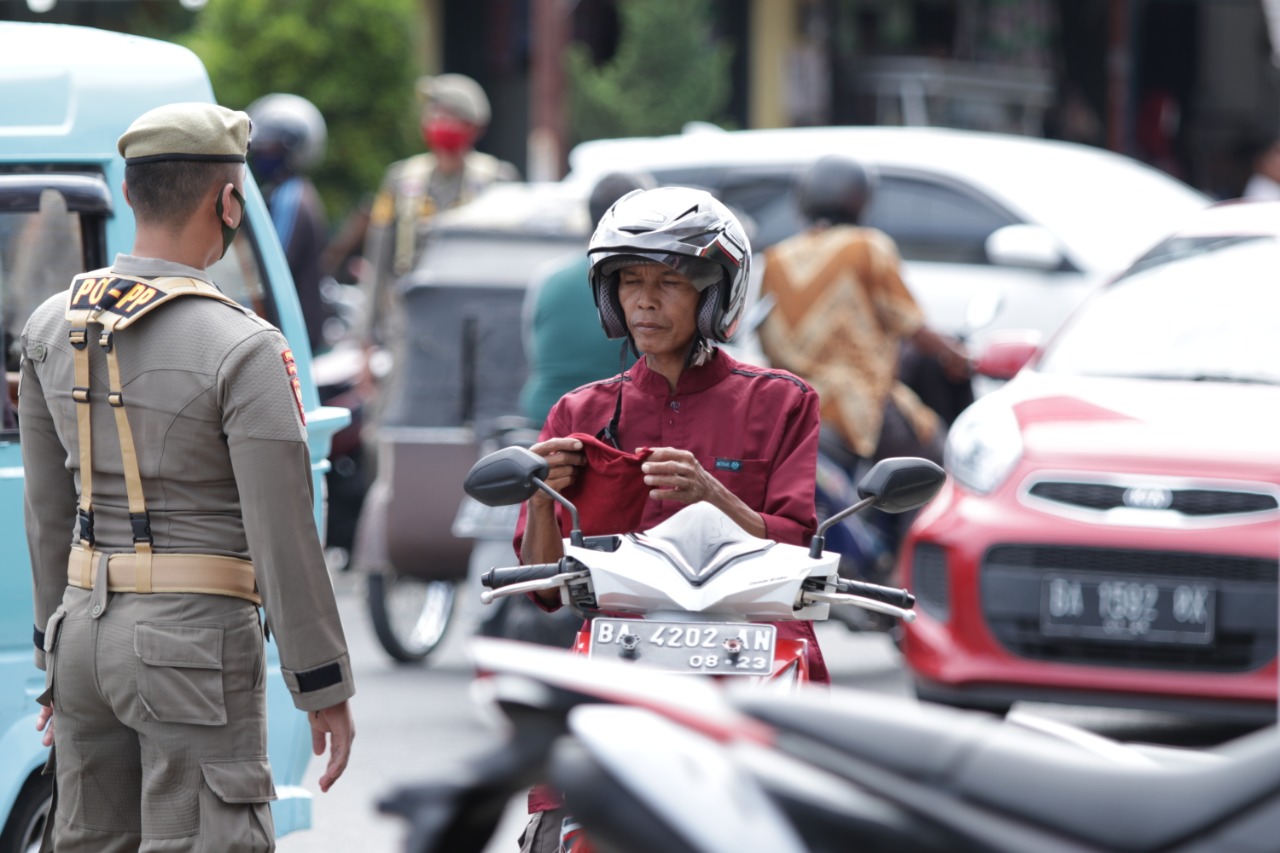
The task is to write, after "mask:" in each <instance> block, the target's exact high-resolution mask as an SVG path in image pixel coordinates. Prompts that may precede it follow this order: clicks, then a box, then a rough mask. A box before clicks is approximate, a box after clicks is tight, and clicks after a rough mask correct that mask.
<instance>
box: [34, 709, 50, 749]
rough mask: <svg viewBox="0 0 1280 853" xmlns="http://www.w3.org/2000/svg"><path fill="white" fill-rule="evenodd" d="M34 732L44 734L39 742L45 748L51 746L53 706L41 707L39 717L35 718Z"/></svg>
mask: <svg viewBox="0 0 1280 853" xmlns="http://www.w3.org/2000/svg"><path fill="white" fill-rule="evenodd" d="M36 731H38V732H44V737H43V738H41V739H40V742H41V743H42V744H44V745H45V746H53V706H52V705H41V706H40V716H39V717H37V718H36Z"/></svg>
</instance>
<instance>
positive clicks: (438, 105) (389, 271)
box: [361, 74, 520, 345]
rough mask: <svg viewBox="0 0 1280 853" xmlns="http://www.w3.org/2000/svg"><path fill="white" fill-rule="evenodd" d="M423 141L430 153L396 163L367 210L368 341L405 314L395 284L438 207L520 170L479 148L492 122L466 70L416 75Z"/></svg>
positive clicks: (389, 332) (380, 337)
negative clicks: (396, 302)
mask: <svg viewBox="0 0 1280 853" xmlns="http://www.w3.org/2000/svg"><path fill="white" fill-rule="evenodd" d="M417 89H418V97H419V100H420V102H421V105H422V117H421V122H422V139H423V142H425V143H426V146H427V152H426V153H424V154H418V155H415V156H413V157H410V158H408V159H407V160H400V161H399V162H396V163H392V164H391V166H390V167H389V168H388V169H387V172H386V175H385V176H384V177H383V179H382V186H381V188H380V189H379V191H378V196H377V198H376V199H374V202H373V209H372V210H371V211H370V213H369V229H368V232H367V234H366V237H365V244H364V256H365V258H366V260H367V261H368V266H367V267H366V270H365V273H364V276H363V278H364V280H363V281H362V282H361V284H362V287H363V288H364V291H365V305H366V306H368V310H367V312H366V318H365V325H364V328H363V329H362V332H363V337H364V340H365V343H366V344H370V345H380V344H381V345H386V344H387V343H388V342H389V341H390V339H391V338H393V337H394V334H395V330H394V329H393V328H388V324H394V323H395V322H396V317H397V315H398V314H399V313H400V312H398V311H396V310H395V309H394V301H393V300H394V292H393V291H394V288H393V287H392V285H393V284H394V282H395V281H396V279H398V278H399V277H400V276H402V275H404V274H405V273H406V272H408V271H409V270H411V269H412V268H413V265H414V262H415V261H416V260H417V256H418V252H419V250H420V249H421V247H422V238H423V236H424V235H425V233H426V226H427V223H428V222H429V221H430V219H431V218H432V216H434V215H435V214H436V213H437V212H438V211H441V210H447V209H448V208H451V207H457V206H459V205H462V204H466V203H467V202H468V201H470V200H471V199H473V198H474V197H475V196H476V194H477V193H479V192H480V190H482V189H484V188H485V187H486V186H488V185H489V184H491V183H493V182H495V181H517V180H520V173H519V172H518V171H517V169H516V167H515V166H513V165H511V164H510V163H507V162H505V161H503V160H499V159H497V158H496V157H492V156H490V155H488V154H483V153H481V152H479V151H476V150H475V149H474V147H473V146H474V145H475V142H476V140H477V139H479V137H480V136H481V134H483V133H484V130H485V128H486V127H487V126H488V124H489V116H490V111H489V99H488V98H487V97H485V94H484V90H483V89H481V88H480V84H478V83H476V81H474V80H472V79H471V78H470V77H466V76H463V75H461V74H439V75H436V76H433V77H422V78H420V79H419V80H418V86H417Z"/></svg>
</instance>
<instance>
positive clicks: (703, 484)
mask: <svg viewBox="0 0 1280 853" xmlns="http://www.w3.org/2000/svg"><path fill="white" fill-rule="evenodd" d="M640 470H641V471H642V472H643V473H644V482H645V485H647V486H652V487H653V488H652V489H651V490H650V492H649V497H651V498H654V499H655V500H660V501H679V502H680V503H683V504H694V503H697V502H698V501H706V500H711V499H712V497H713V496H714V495H715V494H716V493H717V491H718V490H720V489H723V488H724V487H723V485H722V484H721V483H720V481H719V480H717V479H716V478H715V477H712V476H711V475H710V474H708V473H707V470H706V469H705V468H703V467H702V465H701V463H699V462H698V460H697V459H696V458H695V457H694V455H693V454H692V453H690V452H689V451H687V450H676V449H675V448H674V447H658V448H655V449H654V451H653V453H651V454H650V455H649V458H648V459H646V460H645V461H644V464H643V465H641V466H640Z"/></svg>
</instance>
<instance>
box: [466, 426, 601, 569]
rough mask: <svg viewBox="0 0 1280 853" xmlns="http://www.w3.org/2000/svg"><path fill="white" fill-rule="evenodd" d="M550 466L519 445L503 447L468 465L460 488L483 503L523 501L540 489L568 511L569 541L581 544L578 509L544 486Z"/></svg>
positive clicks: (487, 504) (553, 490)
mask: <svg viewBox="0 0 1280 853" xmlns="http://www.w3.org/2000/svg"><path fill="white" fill-rule="evenodd" d="M549 471H550V466H548V465H547V460H546V459H543V458H542V457H541V456H539V455H538V454H536V453H534V452H533V451H531V450H527V449H525V448H523V447H519V446H514V447H504V448H502V449H501V450H495V451H494V452H493V453H490V454H488V455H487V456H485V457H483V458H481V459H480V461H479V462H477V463H476V464H474V465H472V466H471V470H470V471H468V472H467V478H466V479H465V480H463V482H462V490H463V491H464V492H466V493H467V494H468V495H470V496H471V497H473V498H475V499H476V500H478V501H479V502H480V503H482V504H484V505H485V506H511V505H512V504H518V503H523V502H524V501H527V500H528V499H529V498H531V497H533V494H534V492H536V491H538V490H542V491H544V492H546V493H547V494H548V495H550V496H551V497H552V498H553V499H554V500H555V501H556V502H557V503H559V504H560V505H561V506H563V507H564V508H565V509H567V510H568V511H569V516H570V518H572V519H573V529H572V530H571V531H570V533H569V541H570V543H571V544H573V545H578V546H580V545H582V542H583V537H582V529H581V528H580V527H579V525H578V509H577V507H575V506H574V505H573V504H572V503H571V502H569V501H568V500H567V499H566V498H565V497H564V496H563V495H561V494H560V493H559V492H557V491H556V490H555V489H553V488H551V487H550V486H548V485H547V484H546V483H545V482H543V480H545V479H546V477H547V473H548V472H549Z"/></svg>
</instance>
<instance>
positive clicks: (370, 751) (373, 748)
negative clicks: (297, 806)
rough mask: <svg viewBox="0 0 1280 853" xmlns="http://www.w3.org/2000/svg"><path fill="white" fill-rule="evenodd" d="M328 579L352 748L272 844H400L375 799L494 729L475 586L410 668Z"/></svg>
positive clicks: (1134, 734)
mask: <svg viewBox="0 0 1280 853" xmlns="http://www.w3.org/2000/svg"><path fill="white" fill-rule="evenodd" d="M508 547H509V546H506V545H504V544H497V545H494V544H492V543H490V544H486V545H483V546H482V547H481V548H479V549H477V554H476V556H475V559H474V560H473V572H472V575H473V578H474V577H475V575H476V572H475V569H477V568H487V567H488V566H489V565H494V564H499V563H503V562H504V561H505V560H506V557H507V554H508V553H509V552H508V551H506V550H504V549H506V548H508ZM495 548H496V549H497V550H494V549H495ZM335 588H336V590H337V592H338V603H339V607H340V609H341V612H342V616H343V624H344V626H345V628H346V632H347V640H348V643H349V645H350V648H351V658H352V665H353V669H354V671H355V677H356V685H357V694H356V696H355V698H354V699H353V700H352V704H353V710H354V714H355V719H356V732H357V734H356V741H355V747H354V749H353V752H352V757H351V762H350V764H349V766H348V768H347V771H346V774H345V775H344V776H343V777H342V778H341V779H340V780H339V781H338V783H337V784H336V785H335V786H334V787H333V789H331V790H330V791H329V793H327V794H322V793H320V790H319V787H318V785H317V784H316V780H317V779H318V778H319V775H320V772H321V770H322V769H323V762H321V761H319V760H313V761H312V762H311V766H310V768H309V770H308V773H307V777H306V780H305V786H306V787H307V788H308V789H309V790H310V791H312V793H313V794H314V800H313V803H312V828H311V829H310V830H306V831H303V832H298V833H294V834H292V835H289V836H286V837H284V838H282V839H280V841H279V844H278V848H277V849H278V850H280V851H281V853H353V851H360V853H399V851H400V850H401V849H402V844H403V827H402V824H401V823H400V822H399V821H398V820H397V819H394V818H391V817H387V816H383V815H381V814H379V813H378V811H377V808H376V804H377V801H378V800H379V799H380V798H381V797H383V796H385V795H386V794H387V793H389V792H390V791H391V790H392V789H393V788H395V787H396V786H397V785H399V784H405V783H413V782H416V781H420V780H421V779H423V778H424V777H426V776H427V775H428V774H439V773H440V772H445V773H447V772H449V771H448V768H450V767H454V766H458V765H459V764H460V763H462V762H465V760H466V759H467V756H468V755H470V754H472V753H473V752H474V751H475V750H476V749H478V748H480V747H481V746H483V745H484V744H485V742H486V741H487V740H488V739H489V738H490V737H492V736H493V735H492V734H491V733H490V732H491V730H490V729H487V728H486V723H485V721H484V719H483V713H484V712H483V710H482V706H481V705H479V704H477V703H475V702H473V701H472V698H471V694H470V683H471V667H470V665H469V663H468V660H467V653H466V649H467V642H468V640H469V639H470V637H471V635H472V633H473V631H474V628H475V625H476V623H477V621H478V618H479V615H480V610H481V608H482V606H483V605H481V604H480V603H479V597H478V594H479V586H478V585H473V586H472V588H471V589H470V591H469V593H468V594H466V595H464V596H463V597H462V600H461V601H460V604H459V610H458V611H457V613H456V615H455V619H454V622H453V624H452V625H451V627H450V630H449V633H448V635H447V636H446V638H445V640H444V642H443V643H442V645H441V647H440V649H438V650H437V652H436V653H435V654H434V655H433V656H432V657H431V658H430V659H429V660H428V661H427V662H426V663H425V664H423V665H418V666H405V665H399V664H396V663H394V662H393V661H392V660H391V658H390V657H388V656H387V655H386V653H385V652H384V651H383V650H382V647H381V646H380V645H379V644H378V641H377V639H376V637H375V636H374V633H373V628H372V626H371V625H370V623H369V617H368V611H367V608H366V604H365V600H364V579H363V577H362V576H360V575H356V574H350V573H340V574H337V575H336V576H335ZM817 630H818V636H819V641H820V642H821V644H822V647H823V650H824V653H825V657H826V659H827V661H828V665H829V666H830V668H831V670H832V676H833V679H834V680H835V681H836V682H837V683H839V684H843V685H846V686H857V687H861V688H864V689H870V690H876V691H880V692H884V693H890V694H896V695H910V694H911V688H910V684H909V681H908V679H907V676H906V674H905V673H904V672H903V669H902V666H901V661H900V658H899V656H898V653H897V651H896V650H895V648H894V647H893V644H892V643H891V641H890V640H889V638H888V637H887V636H886V635H883V634H857V633H852V632H850V631H848V630H847V629H846V628H845V627H844V626H843V625H842V624H839V623H837V622H834V621H833V622H830V623H826V624H820V625H818V626H817ZM1016 708H1018V709H1024V710H1030V711H1033V712H1035V713H1040V714H1044V715H1046V716H1050V717H1052V718H1055V719H1059V720H1063V721H1065V722H1069V723H1073V724H1075V725H1079V726H1082V727H1084V728H1088V729H1091V730H1093V731H1098V732H1100V733H1103V734H1106V735H1108V736H1111V737H1117V738H1120V739H1127V740H1142V741H1148V742H1153V743H1169V744H1191V745H1199V744H1211V743H1218V742H1221V741H1224V740H1227V739H1230V738H1232V737H1234V736H1236V735H1238V734H1242V733H1243V732H1244V731H1247V729H1245V728H1242V727H1231V726H1210V725H1205V724H1202V723H1195V722H1193V721H1188V720H1186V719H1183V718H1178V717H1173V716H1169V715H1161V714H1152V713H1148V712H1138V711H1121V710H1114V709H1085V708H1069V707H1065V706H1052V705H1023V704H1019V705H1018V706H1016ZM526 819H527V815H526V813H525V808H524V802H523V798H522V797H518V798H516V799H515V800H513V802H512V803H511V804H510V806H509V807H508V809H507V812H506V814H505V816H504V819H503V822H502V824H501V825H500V826H499V827H498V830H497V832H496V833H495V835H494V839H493V841H492V842H491V844H490V845H489V847H488V848H487V850H486V851H485V853H515V851H516V850H517V847H516V838H517V837H518V836H519V834H520V831H521V829H522V828H523V826H524V823H525V821H526Z"/></svg>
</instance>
